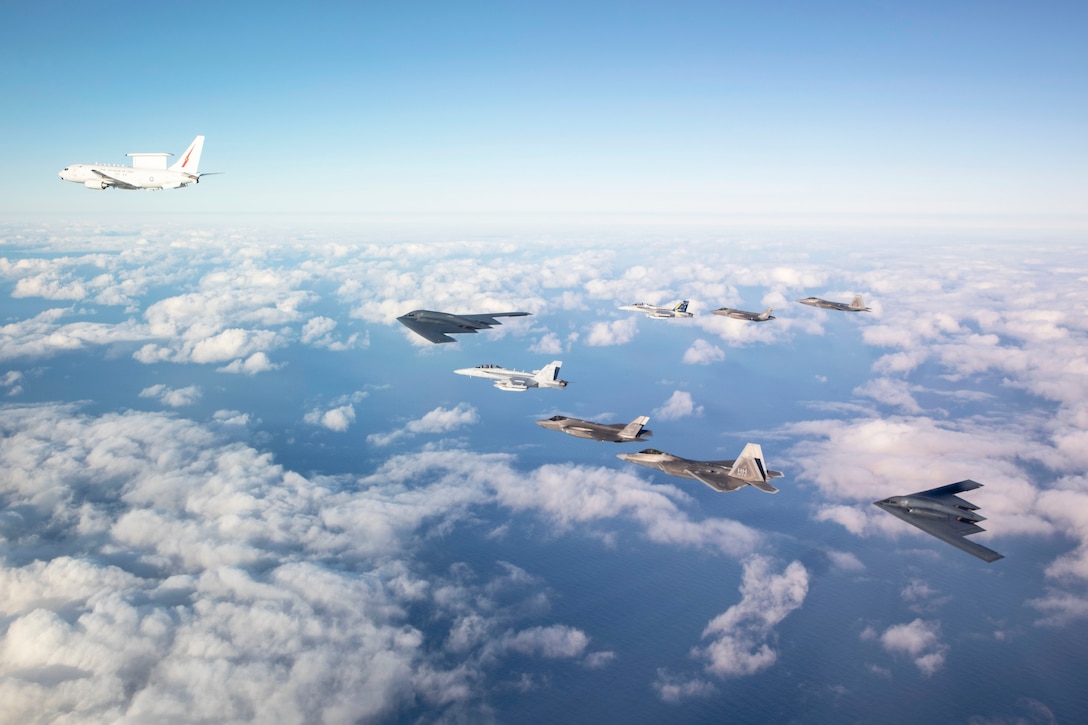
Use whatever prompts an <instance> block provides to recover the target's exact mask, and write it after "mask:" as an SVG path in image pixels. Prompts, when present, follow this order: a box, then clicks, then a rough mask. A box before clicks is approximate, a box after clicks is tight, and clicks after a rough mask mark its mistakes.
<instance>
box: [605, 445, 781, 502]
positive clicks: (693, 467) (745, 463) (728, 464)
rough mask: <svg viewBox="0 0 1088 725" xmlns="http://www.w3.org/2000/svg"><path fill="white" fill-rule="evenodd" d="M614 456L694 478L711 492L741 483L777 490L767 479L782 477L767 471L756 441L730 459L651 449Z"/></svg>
mask: <svg viewBox="0 0 1088 725" xmlns="http://www.w3.org/2000/svg"><path fill="white" fill-rule="evenodd" d="M617 458H622V459H623V460H625V461H630V462H631V463H637V464H639V465H640V466H646V467H647V468H656V469H658V470H659V471H664V472H665V473H667V474H669V475H670V476H679V477H680V478H694V479H695V480H696V481H700V482H702V483H705V484H706V485H707V486H710V487H711V488H712V489H714V490H715V491H722V492H728V491H736V490H737V489H738V488H741V487H743V486H755V487H756V488H758V489H759V490H760V491H763V492H764V493H778V489H777V488H775V487H774V486H772V485H771V484H769V483H767V481H769V480H770V479H772V478H781V476H782V472H781V471H769V470H767V467H766V466H765V465H764V464H763V449H762V448H761V447H760V445H759V444H758V443H749V444H748V445H746V446H744V450H743V451H741V454H740V458H737V459H736V460H733V461H691V460H688V459H687V458H681V457H680V456H674V455H672V454H671V453H663V452H661V451H659V450H656V449H654V448H647V449H646V450H644V451H640V452H638V453H619V454H617Z"/></svg>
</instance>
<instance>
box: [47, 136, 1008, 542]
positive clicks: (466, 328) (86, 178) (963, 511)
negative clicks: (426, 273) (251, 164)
mask: <svg viewBox="0 0 1088 725" xmlns="http://www.w3.org/2000/svg"><path fill="white" fill-rule="evenodd" d="M203 149H204V137H203V136H197V137H196V138H194V139H193V142H192V143H191V144H189V147H188V148H187V149H186V150H185V152H184V154H183V155H182V156H181V158H180V159H179V160H178V161H177V162H175V163H174V164H172V165H171V166H169V167H168V166H167V165H166V159H167V157H168V156H172V155H173V154H170V153H166V152H153V153H130V154H127V155H128V156H129V157H130V158H132V165H131V166H122V165H118V164H72V165H70V166H67V167H65V168H64V169H63V170H61V172H60V178H61V179H62V180H64V181H70V182H73V183H77V184H83V185H84V186H85V187H86V188H88V189H96V190H105V189H109V188H115V189H125V190H153V191H158V190H162V189H180V188H183V187H186V186H189V185H190V184H194V183H195V184H199V183H200V179H201V177H203V176H209V175H210V174H212V173H222V172H205V173H201V172H200V171H199V166H200V156H201V152H202V151H203ZM797 302H799V303H800V304H803V305H809V306H811V307H818V308H821V309H826V310H835V311H841V312H870V311H871V309H870V308H869V307H866V306H865V301H864V300H863V299H862V296H861V295H860V294H857V295H854V298H853V299H852V300H851V301H850V302H849V303H845V302H835V301H830V300H825V299H821V298H819V297H806V298H804V299H801V300H797ZM619 309H621V310H626V311H631V312H640V313H642V314H644V315H646V316H647V317H649V318H651V319H679V318H690V317H693V316H694V313H692V312H689V311H688V300H682V301H680V302H678V303H676V304H675V305H673V306H671V307H666V306H658V305H652V304H648V303H645V302H636V303H632V304H628V305H621V306H620V307H619ZM773 311H774V310H773V309H771V308H767V309H766V310H764V311H763V312H759V313H757V312H749V311H747V310H741V309H736V308H731V307H721V308H718V309H716V310H714V311H713V314H715V315H720V316H723V317H729V318H732V319H736V320H742V321H745V322H767V321H769V320H773V319H775V318H774V316H773V315H772V314H771V313H772V312H773ZM529 314H530V313H528V312H492V313H481V314H453V313H449V312H440V311H436V310H413V311H411V312H408V313H405V314H404V315H401V316H400V317H398V318H397V320H398V321H399V322H400V323H402V324H403V325H405V326H406V327H408V328H409V329H410V330H412V331H413V332H414V333H416V334H418V335H420V336H421V337H423V338H425V339H427V340H428V341H430V342H432V343H436V344H437V343H449V342H455V340H454V339H453V338H452V337H450V335H451V334H462V333H476V332H479V331H482V330H489V329H491V328H492V327H494V326H496V325H501V324H502V323H501V322H500V321H499V320H498V319H497V318H499V317H524V316H527V315H529ZM562 364H563V363H562V361H561V360H553V361H552V362H551V363H549V364H547V365H545V366H544V367H542V368H540V369H539V370H533V371H531V372H525V371H520V370H509V369H506V368H504V367H501V366H498V365H478V366H476V367H472V368H461V369H459V370H455V371H454V372H455V373H457V374H458V375H466V376H469V377H478V378H485V379H487V380H491V381H492V383H493V384H494V386H495V387H496V388H498V389H499V390H504V391H511V392H523V391H525V390H529V389H531V388H552V389H560V390H561V389H564V388H566V387H567V381H566V380H560V379H559V370H560V368H561V366H562ZM648 422H649V418H648V417H647V416H639V417H637V418H635V419H634V420H633V421H631V422H630V423H627V424H623V423H598V422H594V421H587V420H581V419H578V418H571V417H568V416H563V415H556V416H552V417H551V418H548V419H546V420H538V421H536V423H537V425H539V426H541V427H543V428H547V429H550V430H556V431H560V432H562V433H566V434H567V435H571V436H574V437H577V438H586V439H590V440H596V441H607V442H613V443H630V442H633V441H643V440H645V439H646V438H649V437H650V436H652V435H653V432H652V431H650V430H647V429H646V428H645V427H644V426H645V425H646V423H648ZM618 457H619V458H620V459H622V460H625V461H628V462H630V463H635V464H638V465H640V466H646V467H648V468H654V469H657V470H659V471H662V472H663V473H666V474H668V475H670V476H677V477H681V478H691V479H695V480H697V481H699V482H701V483H704V484H706V485H707V486H709V487H710V488H712V489H714V490H715V491H720V492H729V491H736V490H738V489H740V488H743V487H744V486H753V487H755V488H757V489H759V490H760V491H763V492H765V493H777V492H778V489H777V488H775V487H774V486H772V485H771V484H770V483H769V481H770V479H773V478H780V477H782V475H783V474H782V473H781V472H780V471H774V470H770V469H768V468H767V467H766V464H765V461H764V458H763V449H762V447H761V446H760V445H759V444H758V443H748V444H747V445H745V447H744V450H743V451H741V454H740V456H739V457H738V458H736V459H733V460H711V461H700V460H692V459H687V458H681V457H680V456H676V455H673V454H671V453H665V452H663V451H659V450H657V449H654V448H647V449H645V450H643V451H640V452H639V453H620V454H618ZM981 486H982V484H980V483H977V482H975V481H972V480H969V479H968V480H964V481H959V482H957V483H952V484H948V485H946V486H941V487H939V488H934V489H930V490H928V491H919V492H917V493H912V494H906V495H899V496H892V497H889V498H886V499H883V500H881V501H875V502H874V505H876V506H877V507H879V508H880V509H881V510H883V511H886V512H888V513H889V514H891V515H893V516H895V517H897V518H900V519H902V520H903V521H905V522H907V523H908V524H911V525H912V526H916V527H918V528H919V529H921V530H922V531H925V532H926V533H928V534H930V535H932V536H935V537H937V538H938V539H941V540H942V541H944V542H946V543H948V544H951V545H952V546H955V547H957V548H959V549H961V550H963V551H965V552H967V553H968V554H971V555H972V556H976V557H978V558H980V559H982V560H984V561H987V562H993V561H996V560H998V559H1001V558H1003V555H1002V554H999V553H997V552H996V551H994V550H992V549H988V548H986V547H985V546H982V545H981V544H977V543H975V542H973V541H968V540H967V539H966V538H965V537H967V536H970V535H971V534H975V533H978V532H980V531H983V530H984V529H982V527H980V526H978V522H979V521H984V520H985V517H983V516H981V515H979V514H977V513H976V511H978V506H975V505H974V504H971V503H970V502H968V501H965V500H964V499H962V498H960V497H958V496H957V495H956V494H957V493H963V492H965V491H971V490H974V489H977V488H980V487H981Z"/></svg>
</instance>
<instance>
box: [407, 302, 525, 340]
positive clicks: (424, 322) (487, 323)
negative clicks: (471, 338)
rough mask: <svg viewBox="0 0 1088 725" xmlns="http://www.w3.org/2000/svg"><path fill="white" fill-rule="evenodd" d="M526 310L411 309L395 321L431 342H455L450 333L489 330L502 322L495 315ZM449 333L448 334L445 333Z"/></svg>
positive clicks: (523, 314)
mask: <svg viewBox="0 0 1088 725" xmlns="http://www.w3.org/2000/svg"><path fill="white" fill-rule="evenodd" d="M528 314H529V313H528V312H492V313H490V314H486V315H455V314H453V313H450V312H436V311H434V310H412V311H411V312H409V313H408V314H405V315H401V316H400V317H398V318H397V321H398V322H400V323H401V324H403V325H404V326H405V327H407V328H408V329H410V330H411V331H412V332H414V333H416V334H417V335H420V336H422V337H425V338H427V339H428V340H430V341H431V342H457V341H456V340H454V339H453V338H452V337H450V334H454V335H456V334H459V333H462V332H473V333H474V332H477V331H479V330H490V329H491V328H492V327H493V326H495V325H501V324H502V323H501V322H499V321H498V320H496V319H495V318H496V317H525V316H526V315H528ZM447 333H449V334H447Z"/></svg>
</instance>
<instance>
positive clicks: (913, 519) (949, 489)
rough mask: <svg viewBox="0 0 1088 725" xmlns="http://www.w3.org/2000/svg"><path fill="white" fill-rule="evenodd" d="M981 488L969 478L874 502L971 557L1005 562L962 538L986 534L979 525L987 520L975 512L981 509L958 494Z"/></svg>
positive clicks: (998, 556) (992, 552)
mask: <svg viewBox="0 0 1088 725" xmlns="http://www.w3.org/2000/svg"><path fill="white" fill-rule="evenodd" d="M981 486H982V484H981V483H977V482H975V481H972V480H970V479H968V480H966V481H958V482H957V483H950V484H948V485H947V486H941V487H940V488H934V489H930V490H929V491H919V492H918V493H910V494H907V495H906V496H892V497H891V498H886V499H884V500H883V501H874V502H873V504H874V505H876V506H879V507H880V508H882V509H884V510H885V511H887V512H888V513H890V514H891V515H892V516H896V517H898V518H901V519H903V520H904V521H906V522H907V523H908V524H911V525H912V526H917V527H918V528H919V529H921V530H922V531H924V532H926V533H927V534H932V535H933V536H936V537H937V538H938V539H940V540H941V541H944V542H947V543H949V544H952V546H955V547H956V548H958V549H963V550H964V551H966V552H967V553H968V554H971V555H972V556H977V557H978V558H980V559H982V560H984V561H997V560H998V559H1003V558H1004V555H1003V554H998V553H997V552H996V551H994V550H993V549H987V548H986V547H985V546H983V545H982V544H976V543H975V542H973V541H968V540H967V539H965V538H963V537H965V536H970V535H971V534H977V533H978V532H980V531H985V529H983V528H982V527H981V526H979V525H978V524H977V522H979V521H985V520H986V517H985V516H979V515H978V514H976V513H975V511H977V510H978V506H975V505H974V504H972V503H968V502H967V501H964V500H963V499H962V498H960V497H959V496H957V495H956V494H957V493H962V492H964V491H972V490H974V489H976V488H980V487H981Z"/></svg>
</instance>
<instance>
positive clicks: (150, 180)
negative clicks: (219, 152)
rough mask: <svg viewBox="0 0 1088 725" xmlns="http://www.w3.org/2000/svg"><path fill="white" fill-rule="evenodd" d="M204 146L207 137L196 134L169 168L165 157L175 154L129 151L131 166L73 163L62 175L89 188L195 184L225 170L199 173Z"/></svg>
mask: <svg viewBox="0 0 1088 725" xmlns="http://www.w3.org/2000/svg"><path fill="white" fill-rule="evenodd" d="M203 148H204V137H203V136H197V137H196V138H194V139H193V142H192V143H191V144H189V148H187V149H185V153H184V155H182V157H181V159H179V160H178V161H177V163H175V164H174V165H173V166H171V167H170V168H167V167H166V157H167V156H173V154H170V153H166V152H159V153H138V154H127V155H128V156H130V157H131V158H132V166H121V165H119V164H72V165H71V166H66V167H64V170H63V171H61V172H60V178H61V179H63V180H65V181H71V182H74V183H76V184H83V185H84V186H86V187H87V188H88V189H99V190H101V189H109V188H110V187H113V188H115V189H150V190H153V191H157V190H159V189H180V188H181V187H183V186H188V185H189V184H193V183H197V184H199V183H200V177H202V176H209V175H210V174H218V173H222V172H219V171H212V172H208V173H203V174H201V173H199V172H198V171H197V167H198V166H199V165H200V152H201V151H202V150H203Z"/></svg>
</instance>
